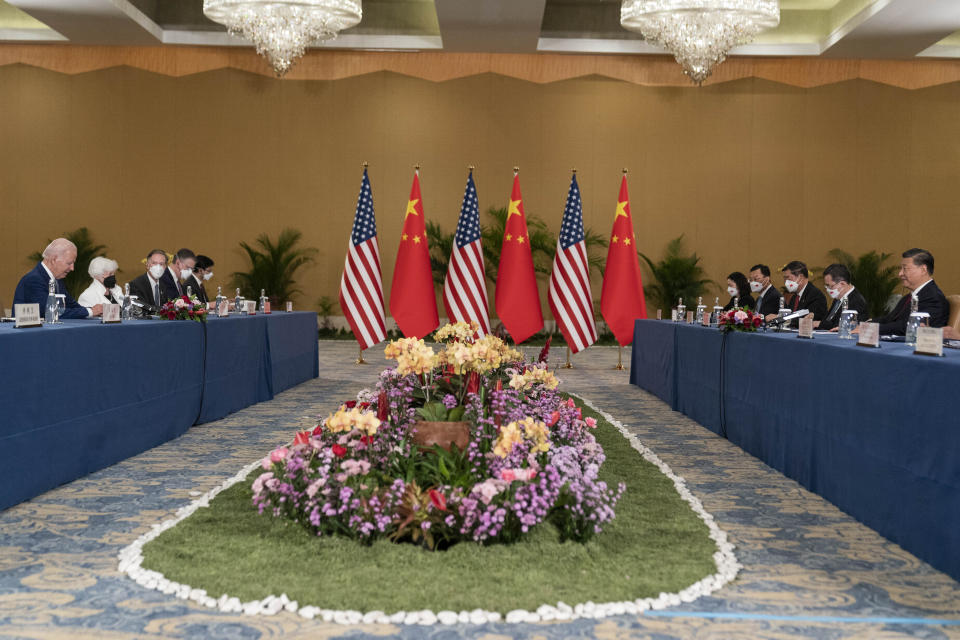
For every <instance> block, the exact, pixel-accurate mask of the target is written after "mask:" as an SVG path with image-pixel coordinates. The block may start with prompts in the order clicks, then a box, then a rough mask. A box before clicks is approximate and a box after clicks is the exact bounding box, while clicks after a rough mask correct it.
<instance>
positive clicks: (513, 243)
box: [496, 174, 543, 344]
mask: <svg viewBox="0 0 960 640" xmlns="http://www.w3.org/2000/svg"><path fill="white" fill-rule="evenodd" d="M496 306H497V316H499V317H500V321H501V322H503V326H504V327H506V328H507V331H509V332H510V336H511V337H512V338H513V341H514V342H515V343H517V344H520V343H521V342H523V341H524V340H526V339H527V338H529V337H530V336H532V335H533V334H535V333H536V332H537V331H540V329H542V328H543V313H542V312H541V311H540V294H539V292H538V291H537V275H536V273H535V272H534V270H533V254H532V253H531V251H530V235H529V234H528V233H527V218H526V216H524V214H523V197H522V196H521V195H520V178H519V177H518V176H517V175H516V174H514V176H513V192H512V193H511V194H510V206H509V207H508V208H507V224H506V228H505V229H504V232H503V248H502V250H501V251H500V266H499V268H498V270H497V294H496Z"/></svg>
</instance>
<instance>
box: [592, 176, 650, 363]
mask: <svg viewBox="0 0 960 640" xmlns="http://www.w3.org/2000/svg"><path fill="white" fill-rule="evenodd" d="M636 244H637V243H636V236H635V235H634V233H633V219H632V218H631V217H630V197H629V196H628V195H627V176H626V173H624V176H623V181H622V182H621V183H620V197H619V198H617V212H616V214H615V215H614V217H613V231H612V232H611V233H610V248H609V249H608V250H607V266H606V268H605V269H604V272H603V291H602V293H601V294H600V312H601V313H603V319H604V320H606V321H607V326H609V327H610V330H611V331H612V332H613V335H614V336H615V337H616V338H617V342H619V343H620V345H621V346H624V347H625V346H627V345H628V344H630V343H631V342H633V324H634V320H636V319H637V318H646V317H647V305H646V302H645V301H644V299H643V281H642V280H641V278H640V260H639V259H638V258H637V247H636Z"/></svg>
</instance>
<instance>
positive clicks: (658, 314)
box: [657, 309, 663, 320]
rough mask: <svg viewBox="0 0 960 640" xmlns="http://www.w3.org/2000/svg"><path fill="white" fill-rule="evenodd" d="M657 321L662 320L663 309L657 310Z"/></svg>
mask: <svg viewBox="0 0 960 640" xmlns="http://www.w3.org/2000/svg"><path fill="white" fill-rule="evenodd" d="M657 320H663V309H657Z"/></svg>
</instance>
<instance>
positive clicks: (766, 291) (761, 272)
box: [750, 264, 780, 321]
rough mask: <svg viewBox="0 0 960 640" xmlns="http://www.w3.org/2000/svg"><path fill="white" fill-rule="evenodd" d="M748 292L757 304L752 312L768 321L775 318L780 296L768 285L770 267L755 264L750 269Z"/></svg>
mask: <svg viewBox="0 0 960 640" xmlns="http://www.w3.org/2000/svg"><path fill="white" fill-rule="evenodd" d="M750 291H752V292H753V293H755V294H756V296H757V303H756V305H755V306H754V309H753V310H754V312H755V313H759V314H760V315H762V316H763V318H764V320H767V321H770V320H773V319H774V318H776V317H777V311H778V310H779V309H780V294H779V293H778V292H777V290H776V289H775V288H774V287H773V285H772V284H770V267H768V266H767V265H765V264H755V265H753V266H752V267H750Z"/></svg>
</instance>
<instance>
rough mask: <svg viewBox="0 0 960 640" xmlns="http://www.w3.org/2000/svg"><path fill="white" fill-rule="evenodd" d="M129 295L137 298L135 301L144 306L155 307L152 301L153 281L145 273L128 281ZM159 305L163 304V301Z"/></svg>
mask: <svg viewBox="0 0 960 640" xmlns="http://www.w3.org/2000/svg"><path fill="white" fill-rule="evenodd" d="M130 295H132V296H137V300H139V301H140V302H141V303H143V304H145V305H149V306H151V307H154V306H156V303H155V302H154V300H153V280H151V279H150V276H148V275H147V274H146V273H141V274H140V275H139V276H137V277H136V278H134V279H133V280H131V281H130ZM160 304H163V300H161V301H160Z"/></svg>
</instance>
